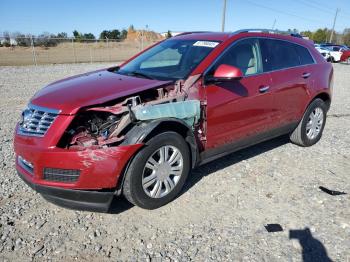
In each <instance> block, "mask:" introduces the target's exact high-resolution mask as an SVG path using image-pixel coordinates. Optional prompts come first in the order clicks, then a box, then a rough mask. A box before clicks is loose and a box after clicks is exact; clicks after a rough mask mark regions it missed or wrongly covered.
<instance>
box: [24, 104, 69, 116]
mask: <svg viewBox="0 0 350 262" xmlns="http://www.w3.org/2000/svg"><path fill="white" fill-rule="evenodd" d="M28 108H30V109H34V110H37V111H44V112H45V113H51V114H56V115H58V114H59V113H61V111H62V110H59V109H53V108H47V107H43V106H37V105H34V104H32V103H29V104H28Z"/></svg>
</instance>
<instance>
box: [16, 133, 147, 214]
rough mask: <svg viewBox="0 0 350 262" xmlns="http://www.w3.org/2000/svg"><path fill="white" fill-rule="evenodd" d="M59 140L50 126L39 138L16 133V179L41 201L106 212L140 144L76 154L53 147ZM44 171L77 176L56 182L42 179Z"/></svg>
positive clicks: (47, 178)
mask: <svg viewBox="0 0 350 262" xmlns="http://www.w3.org/2000/svg"><path fill="white" fill-rule="evenodd" d="M16 131H17V130H16ZM53 137H55V139H53ZM59 137H60V136H58V135H57V134H54V129H52V127H51V129H50V130H49V132H48V133H47V134H46V135H45V137H42V138H39V137H30V136H23V135H19V134H17V132H16V133H15V138H14V150H15V153H16V169H17V171H18V174H19V176H20V177H21V178H22V179H23V180H24V181H25V182H26V183H27V184H29V185H30V186H31V187H32V188H33V189H34V190H36V191H38V192H39V193H40V194H42V195H43V197H44V198H45V199H47V200H49V201H51V202H54V203H56V204H58V205H61V206H65V207H68V208H74V209H84V210H86V209H87V210H96V211H106V210H107V209H108V208H107V207H109V204H110V202H111V200H112V198H113V195H114V192H115V191H116V189H117V187H118V186H119V185H120V183H119V180H120V177H121V174H122V173H123V171H124V169H125V167H126V165H127V163H128V162H129V160H130V159H131V158H132V157H133V155H134V154H136V152H137V151H138V150H139V149H140V148H141V147H142V146H143V144H134V145H125V146H117V147H108V148H101V149H86V150H83V151H77V150H68V149H63V148H58V147H56V144H57V141H58V139H59ZM23 162H24V163H27V164H28V165H29V168H28V166H25V165H23ZM48 169H49V170H54V169H55V170H62V173H63V174H64V175H65V174H66V173H65V172H67V171H69V170H73V171H75V172H76V173H75V174H77V173H78V174H79V175H78V178H77V179H75V180H74V181H73V180H64V179H61V180H56V179H52V177H48V176H45V171H44V170H48ZM69 175H71V174H70V173H69V172H68V176H69Z"/></svg>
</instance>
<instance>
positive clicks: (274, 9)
mask: <svg viewBox="0 0 350 262" xmlns="http://www.w3.org/2000/svg"><path fill="white" fill-rule="evenodd" d="M246 2H248V3H250V4H252V5H255V6H258V7H260V8H264V9H267V10H270V11H273V12H276V13H280V14H285V15H289V16H293V17H297V18H299V19H303V20H306V21H310V22H314V23H318V24H319V23H324V22H323V21H320V20H314V19H309V18H306V17H303V16H300V15H296V14H293V13H289V12H285V11H282V10H279V9H276V8H272V7H269V6H266V5H262V4H258V3H256V2H253V1H250V0H246Z"/></svg>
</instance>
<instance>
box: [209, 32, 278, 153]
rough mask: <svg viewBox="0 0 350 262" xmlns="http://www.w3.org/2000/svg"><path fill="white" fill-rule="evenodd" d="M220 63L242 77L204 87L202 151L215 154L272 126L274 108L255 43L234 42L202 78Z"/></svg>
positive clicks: (268, 84) (253, 41) (248, 40)
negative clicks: (203, 136) (239, 71)
mask: <svg viewBox="0 0 350 262" xmlns="http://www.w3.org/2000/svg"><path fill="white" fill-rule="evenodd" d="M221 64H228V65H231V66H235V67H237V68H239V69H241V70H242V72H243V74H244V77H243V78H242V79H241V80H233V81H231V82H225V83H216V84H208V85H206V86H205V90H206V96H207V130H206V131H207V143H206V149H211V150H213V151H212V152H217V153H219V152H220V150H225V147H222V146H223V145H232V146H233V147H234V145H235V144H236V143H237V145H238V144H239V143H240V142H241V141H245V140H247V141H248V140H249V138H254V137H257V136H259V134H261V133H263V132H266V131H268V130H270V129H272V128H273V127H274V125H275V124H274V114H275V108H274V105H273V96H272V93H271V90H269V88H270V85H271V77H270V74H269V73H263V71H262V62H261V55H260V47H259V41H258V40H257V39H255V38H246V39H243V40H238V41H237V42H235V43H234V44H233V45H232V46H231V47H229V48H228V49H226V51H224V52H223V53H222V55H221V57H219V58H218V59H217V61H216V62H215V63H214V65H213V66H212V67H210V68H209V69H208V72H207V73H206V75H205V78H206V77H210V76H212V75H213V74H214V72H215V69H216V68H217V67H218V66H219V65H221Z"/></svg>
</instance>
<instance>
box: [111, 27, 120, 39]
mask: <svg viewBox="0 0 350 262" xmlns="http://www.w3.org/2000/svg"><path fill="white" fill-rule="evenodd" d="M109 38H110V39H119V38H120V31H119V30H117V29H114V30H112V31H110V32H109Z"/></svg>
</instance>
